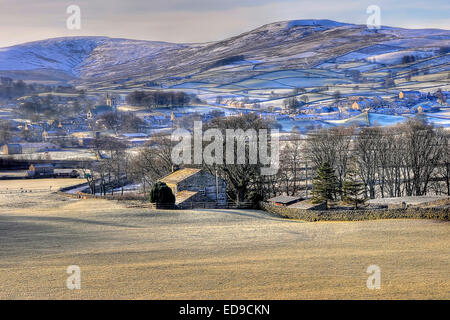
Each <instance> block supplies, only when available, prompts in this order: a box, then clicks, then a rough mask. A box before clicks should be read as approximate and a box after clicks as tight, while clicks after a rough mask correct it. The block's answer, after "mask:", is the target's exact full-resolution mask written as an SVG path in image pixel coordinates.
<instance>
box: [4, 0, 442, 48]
mask: <svg viewBox="0 0 450 320" xmlns="http://www.w3.org/2000/svg"><path fill="white" fill-rule="evenodd" d="M71 4H77V5H79V6H80V7H81V15H82V29H81V30H76V31H71V30H68V29H67V28H66V23H65V21H66V18H67V16H68V15H67V14H66V8H67V6H69V5H71ZM371 4H376V5H378V6H380V7H381V19H382V21H381V22H382V24H383V25H390V26H398V27H408V28H442V29H450V21H449V18H448V16H449V15H448V13H449V10H450V8H449V3H448V1H447V0H445V1H444V0H431V1H426V2H425V1H418V0H410V1H393V0H392V1H388V0H379V1H374V0H368V1H366V0H362V1H358V2H356V1H353V0H340V1H336V0H303V1H294V0H222V1H218V0H189V1H187V0H150V1H142V0H128V1H122V0H109V1H99V0H90V1H88V0H80V1H77V0H73V1H66V0H53V1H50V0H40V1H34V0H0V46H7V45H13V44H17V43H22V42H26V41H33V40H39V39H44V38H51V37H63V36H85V35H91V36H92V35H100V36H110V37H122V38H132V39H145V40H158V41H169V42H205V41H214V40H220V39H224V38H227V37H230V36H233V35H237V34H239V33H242V32H246V31H249V30H251V29H252V28H256V27H259V26H261V25H263V24H266V23H271V22H275V21H282V20H290V19H331V20H337V21H341V22H350V23H358V24H364V23H365V21H366V19H367V14H366V8H367V6H369V5H371Z"/></svg>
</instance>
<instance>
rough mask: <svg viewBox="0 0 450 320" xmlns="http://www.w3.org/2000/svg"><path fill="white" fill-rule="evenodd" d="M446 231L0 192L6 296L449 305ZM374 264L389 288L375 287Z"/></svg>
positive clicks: (444, 227) (2, 290) (413, 224)
mask: <svg viewBox="0 0 450 320" xmlns="http://www.w3.org/2000/svg"><path fill="white" fill-rule="evenodd" d="M62 180H63V179H61V180H59V179H58V180H48V181H47V182H45V181H43V180H26V181H25V182H29V181H39V187H40V188H43V187H45V183H47V186H48V185H55V184H56V183H61V184H64V183H63V182H62ZM72 181H74V182H77V181H78V180H72ZM7 182H8V183H10V184H13V182H12V180H8V181H7ZM2 183H3V181H2ZM17 183H19V184H22V183H24V181H22V180H18V181H17ZM67 183H69V181H67ZM30 203H31V204H32V205H30ZM449 231H450V224H449V223H448V222H437V221H432V220H376V221H357V222H317V223H305V222H300V221H292V220H285V219H280V218H277V217H274V216H271V215H269V214H267V213H265V212H262V211H257V210H197V211H181V210H179V211H151V210H148V209H140V208H127V207H126V203H123V202H116V201H107V200H74V199H70V198H66V197H63V196H59V195H56V194H52V193H50V192H42V193H33V194H20V195H18V196H17V197H16V198H14V199H12V198H11V197H0V243H1V244H2V245H1V247H0V283H1V286H0V298H1V299H6V298H12V299H20V298H25V299H39V298H40V299H113V298H117V299H130V298H131V299H157V298H158V299H201V298H204V299H209V298H214V299H438V298H441V299H449V298H450V295H449V292H450V275H449V273H448V270H449V267H450V260H449V259H448V252H449V249H450V232H449ZM372 264H376V265H378V266H379V267H380V268H381V277H382V282H381V290H376V291H373V290H368V289H367V288H366V280H367V277H368V275H367V274H366V269H367V267H368V266H369V265H372ZM69 265H79V266H80V268H81V290H73V291H72V290H68V289H66V287H65V281H66V279H67V277H68V275H67V274H66V268H67V267H68V266H69Z"/></svg>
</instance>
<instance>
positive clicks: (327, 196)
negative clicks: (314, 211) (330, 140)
mask: <svg viewBox="0 0 450 320" xmlns="http://www.w3.org/2000/svg"><path fill="white" fill-rule="evenodd" d="M313 184H314V188H313V197H312V202H313V203H321V202H325V204H326V206H327V208H328V201H330V200H333V199H334V198H335V195H336V193H337V191H338V189H339V183H338V180H337V178H336V175H335V172H334V169H333V167H331V166H330V164H329V163H328V162H324V163H322V165H321V166H320V167H319V169H318V170H317V177H316V178H315V179H314V180H313Z"/></svg>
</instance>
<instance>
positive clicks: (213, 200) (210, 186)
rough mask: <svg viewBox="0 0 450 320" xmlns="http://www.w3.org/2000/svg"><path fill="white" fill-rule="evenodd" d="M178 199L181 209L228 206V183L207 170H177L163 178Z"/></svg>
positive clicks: (162, 180)
mask: <svg viewBox="0 0 450 320" xmlns="http://www.w3.org/2000/svg"><path fill="white" fill-rule="evenodd" d="M160 181H161V182H164V183H166V184H167V185H168V186H169V187H170V188H171V189H172V192H173V194H174V195H175V198H176V201H175V203H176V205H177V206H179V207H186V208H189V207H191V208H194V207H198V206H205V207H206V206H209V207H214V206H216V205H220V206H225V205H226V204H227V194H226V189H227V186H226V183H225V180H223V179H222V178H220V177H217V179H216V176H215V175H212V174H210V173H209V172H206V171H205V170H201V169H194V168H185V169H180V170H177V171H175V172H173V173H171V174H169V175H168V176H166V177H164V178H162V179H161V180H160Z"/></svg>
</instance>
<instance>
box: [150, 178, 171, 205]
mask: <svg viewBox="0 0 450 320" xmlns="http://www.w3.org/2000/svg"><path fill="white" fill-rule="evenodd" d="M149 200H150V202H151V203H157V204H175V196H174V194H173V192H172V189H170V188H169V186H168V185H167V184H165V183H164V182H160V181H158V182H156V183H155V184H154V185H153V186H152V189H151V190H150V199H149Z"/></svg>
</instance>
